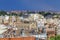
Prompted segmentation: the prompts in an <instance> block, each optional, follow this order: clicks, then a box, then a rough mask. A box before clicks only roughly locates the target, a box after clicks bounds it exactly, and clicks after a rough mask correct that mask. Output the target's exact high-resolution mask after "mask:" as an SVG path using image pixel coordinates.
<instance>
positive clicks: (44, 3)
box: [0, 0, 60, 11]
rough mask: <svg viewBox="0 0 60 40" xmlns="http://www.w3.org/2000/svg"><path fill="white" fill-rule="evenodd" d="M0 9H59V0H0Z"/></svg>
mask: <svg viewBox="0 0 60 40" xmlns="http://www.w3.org/2000/svg"><path fill="white" fill-rule="evenodd" d="M0 10H7V11H8V10H39V11H40V10H42V11H43V10H45V11H48V10H52V11H60V0H0Z"/></svg>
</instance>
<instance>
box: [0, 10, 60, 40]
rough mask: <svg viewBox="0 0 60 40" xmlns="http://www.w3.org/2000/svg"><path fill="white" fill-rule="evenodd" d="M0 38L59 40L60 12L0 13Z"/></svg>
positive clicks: (12, 39)
mask: <svg viewBox="0 0 60 40" xmlns="http://www.w3.org/2000/svg"><path fill="white" fill-rule="evenodd" d="M0 38H1V40H2V38H3V39H4V40H59V39H60V12H51V11H47V12H45V11H8V12H6V11H0ZM5 38H6V39H5ZM10 38H11V39H10Z"/></svg>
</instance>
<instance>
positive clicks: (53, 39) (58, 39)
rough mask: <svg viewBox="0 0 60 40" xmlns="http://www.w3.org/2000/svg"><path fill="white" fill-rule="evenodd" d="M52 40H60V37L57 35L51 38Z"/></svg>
mask: <svg viewBox="0 0 60 40" xmlns="http://www.w3.org/2000/svg"><path fill="white" fill-rule="evenodd" d="M50 40H60V35H56V36H55V37H51V38H50Z"/></svg>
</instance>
